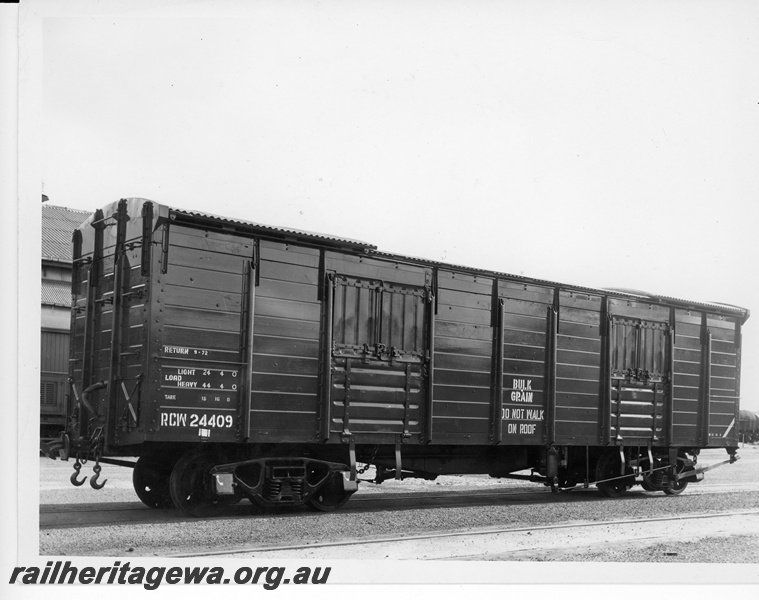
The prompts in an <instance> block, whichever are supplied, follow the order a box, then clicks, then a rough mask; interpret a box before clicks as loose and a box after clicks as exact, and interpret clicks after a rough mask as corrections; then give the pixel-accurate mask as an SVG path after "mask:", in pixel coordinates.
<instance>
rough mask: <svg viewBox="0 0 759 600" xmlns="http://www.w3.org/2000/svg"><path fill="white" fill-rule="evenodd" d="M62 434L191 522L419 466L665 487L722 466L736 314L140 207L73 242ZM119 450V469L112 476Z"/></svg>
mask: <svg viewBox="0 0 759 600" xmlns="http://www.w3.org/2000/svg"><path fill="white" fill-rule="evenodd" d="M73 256H74V258H73V264H74V271H73V281H72V301H73V307H72V318H71V356H70V375H69V404H70V417H69V420H68V424H67V428H66V430H65V432H63V433H61V436H60V438H59V439H58V440H57V441H56V442H55V443H54V444H52V445H48V446H46V447H45V448H44V450H45V452H46V453H47V454H48V456H51V457H60V458H62V459H68V458H69V457H72V458H74V459H75V463H74V473H73V474H72V476H71V480H72V483H74V484H77V485H81V484H82V483H84V479H85V478H83V477H82V474H80V470H81V468H82V464H83V463H84V462H85V461H88V467H89V466H92V469H93V471H94V475H93V476H92V477H91V481H90V483H91V485H93V487H96V488H99V487H101V486H102V485H104V482H102V481H101V480H100V470H101V464H103V463H105V464H116V465H125V466H131V467H133V468H134V472H133V481H134V486H135V491H136V493H137V495H138V496H139V498H140V499H141V500H142V501H143V502H144V503H145V504H147V505H148V506H153V507H167V506H171V505H174V506H176V507H178V508H179V509H180V510H182V511H184V512H185V513H188V514H193V515H198V516H201V515H206V514H209V513H212V512H213V511H215V510H216V509H217V508H218V507H219V506H222V505H224V504H225V503H229V502H236V501H239V500H241V499H243V498H247V499H249V500H250V501H252V502H253V503H255V504H258V505H263V506H279V505H290V506H297V505H301V504H308V505H309V506H310V507H312V508H315V509H318V510H332V509H336V508H338V507H340V506H341V505H342V504H343V503H345V502H346V501H347V500H348V498H349V497H350V495H351V494H352V493H353V492H354V491H355V490H356V489H357V486H358V477H357V476H358V475H359V474H360V473H361V472H365V470H366V467H365V468H362V469H358V468H357V466H358V465H359V464H361V465H373V466H374V467H376V470H375V471H374V473H375V475H374V481H375V482H377V483H379V482H381V481H383V480H385V479H388V478H395V479H402V478H407V477H423V478H429V479H433V478H435V477H436V476H438V475H440V474H489V475H490V476H492V477H514V478H526V479H530V480H532V481H535V482H538V483H542V484H543V485H546V486H550V487H551V488H552V489H553V490H562V489H567V488H572V487H574V486H580V485H582V486H584V487H588V486H589V485H591V484H595V485H596V486H597V488H598V489H599V491H600V492H601V493H602V494H604V495H606V496H610V497H616V496H619V495H621V494H623V493H624V492H625V491H626V490H627V489H629V488H630V487H632V486H633V485H637V484H640V485H642V486H643V487H644V488H645V489H646V490H650V491H654V490H658V491H662V492H664V493H667V494H677V493H680V492H681V491H682V490H683V489H684V488H685V486H686V485H687V484H688V483H689V482H695V481H699V480H700V479H702V478H703V471H704V470H707V469H705V468H702V467H701V466H696V463H697V455H698V453H699V451H700V450H701V449H703V448H707V447H708V448H712V447H724V448H725V449H726V451H727V454H728V459H727V460H726V461H724V462H732V461H734V460H735V459H736V449H737V447H738V427H737V424H738V413H739V387H740V357H741V325H742V324H743V323H744V322H745V320H746V319H747V318H748V315H749V312H748V310H745V309H742V308H737V307H733V306H727V305H720V304H702V303H696V302H688V301H684V300H678V299H672V298H664V297H659V296H652V295H647V294H643V293H632V292H624V291H611V290H601V289H589V288H585V287H578V286H572V285H565V284H560V283H553V282H548V281H542V280H536V279H530V278H526V277H521V276H514V275H508V274H506V273H499V272H492V271H484V270H478V269H473V268H467V267H460V266H453V265H448V264H443V263H439V262H434V261H428V260H420V259H415V258H409V257H405V256H399V255H394V254H389V253H385V252H381V251H379V250H377V248H376V247H374V246H372V245H369V244H366V243H363V242H359V241H355V240H349V239H342V238H338V237H333V236H329V235H321V234H315V233H307V232H299V231H294V230H291V229H286V228H278V227H270V226H264V225H259V224H255V223H251V222H246V221H241V220H237V219H229V218H223V217H219V216H214V215H210V214H203V213H199V212H196V211H189V210H182V209H178V208H171V207H168V206H164V205H161V204H158V203H155V202H152V201H148V200H143V199H124V200H121V201H119V202H115V203H113V204H111V205H109V206H107V207H106V208H104V209H102V210H99V211H97V212H96V213H95V214H94V215H93V216H92V217H91V218H90V219H89V220H88V221H86V222H85V223H84V224H83V225H82V226H81V227H80V228H79V229H77V230H76V231H75V232H74V236H73ZM124 457H138V460H137V461H136V463H135V462H130V461H127V460H125V458H124Z"/></svg>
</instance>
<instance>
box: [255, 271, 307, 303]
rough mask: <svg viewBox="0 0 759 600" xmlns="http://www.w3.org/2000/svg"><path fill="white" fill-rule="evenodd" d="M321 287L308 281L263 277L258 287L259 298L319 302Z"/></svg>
mask: <svg viewBox="0 0 759 600" xmlns="http://www.w3.org/2000/svg"><path fill="white" fill-rule="evenodd" d="M318 291H319V287H318V286H316V285H311V284H308V283H295V282H292V281H280V280H276V279H266V278H265V277H264V278H261V279H260V280H259V284H258V287H257V288H256V297H257V298H279V299H282V300H297V301H300V302H318V301H319V298H318Z"/></svg>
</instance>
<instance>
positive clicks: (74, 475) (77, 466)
mask: <svg viewBox="0 0 759 600" xmlns="http://www.w3.org/2000/svg"><path fill="white" fill-rule="evenodd" d="M81 470H82V464H81V463H80V462H79V459H77V460H76V462H75V463H74V472H73V473H72V474H71V479H70V481H71V485H75V486H77V487H79V486H80V485H84V482H85V481H87V477H86V476H85V477H84V478H83V479H82V480H81V481H79V479H77V478H78V477H79V471H81Z"/></svg>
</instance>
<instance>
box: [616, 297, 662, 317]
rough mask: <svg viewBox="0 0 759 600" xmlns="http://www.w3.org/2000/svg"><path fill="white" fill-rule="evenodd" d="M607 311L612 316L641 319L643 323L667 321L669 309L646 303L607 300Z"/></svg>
mask: <svg viewBox="0 0 759 600" xmlns="http://www.w3.org/2000/svg"><path fill="white" fill-rule="evenodd" d="M608 309H609V312H610V313H611V314H612V315H615V316H619V317H629V318H632V319H642V320H644V321H658V322H668V321H669V308H668V307H666V306H658V305H656V304H649V303H647V302H636V301H633V300H620V299H616V298H609V301H608Z"/></svg>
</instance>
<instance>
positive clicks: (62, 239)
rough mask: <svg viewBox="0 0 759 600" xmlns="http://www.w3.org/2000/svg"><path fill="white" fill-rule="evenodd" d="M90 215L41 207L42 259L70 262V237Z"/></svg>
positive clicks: (78, 211) (76, 211)
mask: <svg viewBox="0 0 759 600" xmlns="http://www.w3.org/2000/svg"><path fill="white" fill-rule="evenodd" d="M90 214H91V213H89V212H87V211H86V210H77V209H74V208H66V207H63V206H50V205H48V204H43V205H42V259H43V260H53V261H58V262H71V236H72V234H73V232H74V230H75V229H76V228H77V227H79V225H81V224H82V223H83V222H84V221H85V220H86V219H87V217H89V216H90Z"/></svg>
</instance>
